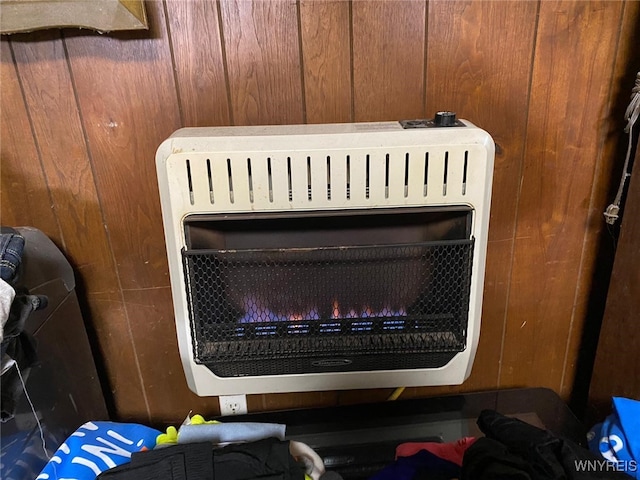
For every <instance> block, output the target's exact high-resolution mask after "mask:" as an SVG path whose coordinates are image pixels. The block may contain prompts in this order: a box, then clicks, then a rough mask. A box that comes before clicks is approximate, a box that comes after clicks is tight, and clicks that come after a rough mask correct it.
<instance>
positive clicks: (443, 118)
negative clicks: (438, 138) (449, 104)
mask: <svg viewBox="0 0 640 480" xmlns="http://www.w3.org/2000/svg"><path fill="white" fill-rule="evenodd" d="M433 123H435V125H436V127H453V126H455V125H456V112H436V116H435V118H434V119H433Z"/></svg>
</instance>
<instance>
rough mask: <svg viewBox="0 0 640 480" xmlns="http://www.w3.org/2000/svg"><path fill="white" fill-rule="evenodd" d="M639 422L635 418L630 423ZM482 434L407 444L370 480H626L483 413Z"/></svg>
mask: <svg viewBox="0 0 640 480" xmlns="http://www.w3.org/2000/svg"><path fill="white" fill-rule="evenodd" d="M636 418H637V419H639V420H640V417H636ZM477 423H478V426H479V427H480V430H481V431H482V432H483V433H484V434H485V436H484V437H480V438H478V439H474V438H462V439H460V440H458V441H457V442H452V443H444V444H443V443H425V444H420V443H409V444H402V445H400V446H398V448H397V449H396V460H395V462H393V463H392V464H390V465H388V466H387V467H386V468H384V469H383V470H381V471H380V472H378V473H376V474H375V475H373V476H372V477H370V480H426V479H428V480H449V479H461V480H600V479H612V480H616V479H620V480H623V479H629V478H630V477H629V476H628V475H626V474H625V473H624V471H625V469H624V468H618V467H619V466H617V465H615V464H612V463H610V462H609V461H606V460H603V459H602V457H599V456H598V455H595V454H594V453H592V452H590V451H589V450H587V449H585V448H583V447H581V446H580V445H577V444H575V443H573V442H571V441H569V440H564V439H561V438H558V437H556V436H555V435H553V434H552V433H550V432H548V431H546V430H542V429H540V428H537V427H535V426H533V425H529V424H528V423H525V422H523V421H521V420H518V419H515V418H510V417H505V416H504V415H501V414H499V413H498V412H495V411H493V410H484V411H483V412H482V413H481V414H480V416H479V417H478V422H477Z"/></svg>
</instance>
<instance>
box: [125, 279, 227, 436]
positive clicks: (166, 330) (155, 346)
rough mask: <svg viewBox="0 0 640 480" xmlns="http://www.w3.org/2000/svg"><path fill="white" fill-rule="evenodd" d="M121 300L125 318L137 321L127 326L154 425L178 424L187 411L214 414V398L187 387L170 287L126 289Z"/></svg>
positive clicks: (215, 405)
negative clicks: (200, 395) (135, 352)
mask: <svg viewBox="0 0 640 480" xmlns="http://www.w3.org/2000/svg"><path fill="white" fill-rule="evenodd" d="M124 299H125V302H126V305H127V312H128V313H129V315H130V316H131V317H132V318H136V319H138V320H139V321H137V322H133V323H132V324H131V331H132V334H133V336H134V338H135V340H136V345H137V346H138V349H137V350H138V361H139V362H140V367H141V369H142V371H143V372H144V380H145V390H146V392H147V396H148V399H149V411H150V414H151V419H152V422H153V423H154V425H156V426H158V427H161V428H164V427H166V426H167V425H176V424H179V423H181V422H182V420H184V418H185V417H186V416H187V415H188V414H189V412H190V411H193V413H194V414H195V413H199V414H201V415H203V416H205V417H212V416H215V415H218V414H219V405H218V398H217V397H199V396H197V395H196V394H195V393H193V392H192V391H191V390H189V387H188V386H187V381H186V379H185V376H184V371H183V370H182V363H181V362H180V354H179V352H178V340H177V338H176V335H175V328H174V320H173V305H172V303H171V288H170V287H161V288H153V289H147V290H127V291H125V292H124ZM150 339H153V341H149V340H150Z"/></svg>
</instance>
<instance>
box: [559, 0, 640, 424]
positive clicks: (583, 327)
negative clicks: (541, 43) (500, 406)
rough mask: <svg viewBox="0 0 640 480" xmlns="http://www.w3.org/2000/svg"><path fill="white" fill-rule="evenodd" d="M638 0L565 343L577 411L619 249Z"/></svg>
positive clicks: (620, 58)
mask: <svg viewBox="0 0 640 480" xmlns="http://www.w3.org/2000/svg"><path fill="white" fill-rule="evenodd" d="M638 45H640V2H636V1H633V0H627V1H625V3H624V10H623V17H622V22H621V25H620V34H619V40H618V47H617V52H616V53H615V66H614V72H613V77H612V80H611V91H610V93H609V106H608V107H607V108H606V109H604V111H603V112H602V114H601V115H600V118H599V121H598V126H599V132H600V139H601V145H602V147H601V149H600V155H599V158H598V163H597V165H596V173H595V179H594V183H593V190H592V195H591V204H590V206H589V217H588V219H587V225H589V226H590V227H591V228H589V229H588V230H587V234H586V237H585V243H584V249H583V260H582V266H581V272H580V278H579V284H578V291H577V295H576V307H575V309H574V313H573V323H572V326H571V332H570V335H569V341H568V345H567V358H566V360H565V362H566V366H565V372H566V373H565V375H564V376H563V381H562V387H561V391H562V394H563V396H564V397H568V396H569V395H571V397H572V407H573V408H574V411H581V410H583V408H584V406H585V405H584V402H585V401H586V399H587V396H588V394H587V392H588V390H589V382H590V380H591V372H592V370H593V362H594V357H595V352H596V348H597V342H598V333H599V330H600V325H601V322H602V318H603V314H604V309H605V304H606V298H607V292H608V290H609V278H610V276H611V270H612V268H613V258H614V254H615V247H614V243H615V242H614V240H613V238H612V233H611V232H610V230H609V228H608V227H606V223H605V221H604V216H603V212H604V210H605V208H606V206H607V205H609V204H610V203H611V202H612V201H613V199H614V198H615V195H616V191H617V188H618V184H619V181H620V175H621V169H622V164H623V162H624V157H625V155H626V150H627V135H626V134H624V132H623V128H624V126H625V121H624V113H625V110H626V108H627V105H628V104H629V92H630V91H631V89H632V88H633V85H634V78H635V74H636V73H637V71H638V69H639V68H640V50H638ZM613 231H616V229H615V228H614V229H613Z"/></svg>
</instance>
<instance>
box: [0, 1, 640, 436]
mask: <svg viewBox="0 0 640 480" xmlns="http://www.w3.org/2000/svg"><path fill="white" fill-rule="evenodd" d="M633 4H634V2H633V1H631V0H629V1H627V2H625V1H623V0H621V1H606V0H605V1H589V2H586V1H573V0H557V1H556V0H550V1H542V2H535V1H531V2H521V1H515V0H514V1H511V2H481V1H456V2H451V1H448V0H430V1H428V2H427V1H426V0H395V1H394V0H388V1H366V0H353V1H350V2H349V1H332V0H298V1H294V0H281V1H278V0H272V1H261V0H256V1H249V0H219V1H213V0H190V1H182V0H165V1H164V2H162V1H159V0H157V1H149V2H147V5H146V6H147V10H148V13H149V17H150V25H151V29H150V31H148V32H135V33H118V34H113V35H100V34H97V33H91V32H87V31H77V30H76V31H71V30H62V31H47V32H40V33H33V34H21V35H15V36H11V37H5V38H3V41H2V44H1V45H2V51H1V52H2V63H1V68H2V70H1V75H2V78H1V80H2V88H1V92H0V93H1V97H2V105H1V106H2V112H1V140H2V142H1V160H2V165H1V167H2V171H1V178H2V184H1V186H2V191H1V200H2V205H1V207H2V210H1V213H2V223H3V224H7V225H32V226H35V227H38V228H40V229H42V230H43V231H44V232H45V233H46V234H48V235H49V236H50V237H51V238H53V239H54V241H55V242H56V243H57V244H58V245H59V246H60V247H61V248H62V249H63V250H64V251H65V252H66V254H67V255H68V257H69V258H70V259H71V261H72V263H73V265H74V267H75V269H76V273H77V276H78V280H79V285H80V291H81V295H82V298H83V299H84V303H85V309H84V313H85V315H86V322H87V325H88V327H89V329H90V332H91V333H92V334H93V338H94V339H95V345H96V357H97V359H98V362H99V364H100V365H101V366H102V371H103V376H104V383H105V385H106V386H107V387H108V389H109V390H110V391H107V396H108V401H109V403H110V405H111V408H112V413H113V415H114V417H115V418H119V419H136V420H139V421H145V422H152V423H155V424H160V423H164V422H169V423H171V422H173V423H175V422H177V421H179V420H180V419H181V418H183V417H184V415H185V414H186V413H187V412H188V411H189V410H192V409H193V410H194V411H199V412H202V413H204V414H208V415H212V414H216V413H217V412H218V407H217V402H216V399H215V398H199V397H197V396H196V395H194V394H192V393H191V392H190V391H189V390H188V388H187V386H186V383H185V380H184V377H183V374H182V368H181V364H180V361H179V357H178V352H177V344H176V339H175V328H174V325H173V314H172V305H171V295H170V288H169V280H168V271H167V261H166V255H165V248H164V241H163V232H162V222H161V217H160V204H159V199H158V190H157V185H156V177H155V165H154V154H155V150H156V148H157V146H158V145H159V144H160V143H161V142H162V140H164V139H165V138H166V137H167V136H168V135H169V134H171V133H172V132H173V131H174V130H176V129H177V128H180V127H182V126H204V125H250V124H278V123H280V124H283V123H303V122H309V123H319V122H349V121H368V120H397V119H403V118H416V117H428V116H430V115H432V114H433V112H434V111H435V110H436V109H451V110H455V111H457V112H458V114H459V116H460V117H463V118H466V119H469V120H471V121H473V122H475V123H476V124H477V125H479V126H481V127H483V128H485V129H486V130H488V131H489V132H490V133H491V134H492V135H493V137H494V138H495V140H496V143H497V156H496V170H495V180H494V197H493V209H492V215H491V227H490V239H489V257H488V265H487V277H486V286H485V303H484V318H483V325H482V330H481V340H480V347H479V350H478V356H477V360H476V364H475V367H474V370H473V373H472V376H471V378H470V379H469V381H468V382H466V383H465V384H464V385H462V386H459V387H446V388H413V389H408V390H407V392H406V393H405V395H406V396H426V395H435V394H438V393H441V392H451V391H470V390H482V389H492V388H503V387H515V386H528V385H531V386H545V387H550V388H552V389H554V390H556V391H557V392H559V393H561V394H563V395H564V397H565V398H568V397H569V395H570V393H571V391H572V390H573V386H574V385H573V381H574V377H575V374H576V372H575V369H576V365H577V362H576V359H577V357H578V355H579V353H580V345H581V341H582V333H583V331H584V330H583V327H584V323H585V319H586V318H587V317H588V311H587V310H588V308H587V303H588V302H587V300H588V299H590V298H592V296H596V297H597V296H598V295H600V296H601V297H602V298H604V295H605V292H598V291H595V292H594V291H592V290H591V288H590V287H591V286H592V285H594V284H595V283H594V278H593V276H594V272H595V271H596V269H595V268H594V265H595V263H596V259H597V256H598V249H599V242H598V238H599V235H600V232H601V231H602V229H603V224H602V222H601V221H600V219H601V213H600V212H601V211H602V210H603V209H604V207H605V206H606V203H607V202H608V201H609V199H608V198H607V195H606V193H607V191H608V187H609V183H610V179H611V171H612V169H614V168H615V166H616V165H617V164H618V161H619V160H618V159H616V157H615V155H614V153H615V148H612V147H611V145H612V144H614V143H615V139H616V138H617V136H618V133H617V132H618V130H617V129H618V128H619V127H620V125H621V119H620V118H618V117H615V116H613V112H614V111H615V109H614V107H613V105H614V104H615V101H616V96H617V95H619V94H620V92H621V91H623V89H622V88H621V87H620V85H619V84H620V83H621V82H624V81H627V82H628V81H632V79H631V80H629V79H626V78H622V77H621V76H620V75H619V72H620V71H622V70H621V68H622V69H624V67H620V65H623V66H624V65H627V63H628V62H629V61H630V60H629V58H630V56H631V55H632V53H631V52H630V50H632V49H630V48H619V45H624V42H625V39H626V37H628V36H629V35H630V33H629V32H631V31H633V28H637V27H638V16H637V14H636V8H635V6H633ZM629 88H630V87H629ZM607 145H608V147H607ZM605 147H606V148H605ZM605 270H606V269H605ZM388 393H389V391H388V390H376V391H347V392H320V393H305V394H295V393H292V394H280V395H252V396H250V398H249V408H250V410H269V409H278V408H288V407H305V406H323V405H335V404H342V403H354V402H367V401H372V400H379V399H383V398H385V397H386V396H387V395H388Z"/></svg>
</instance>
